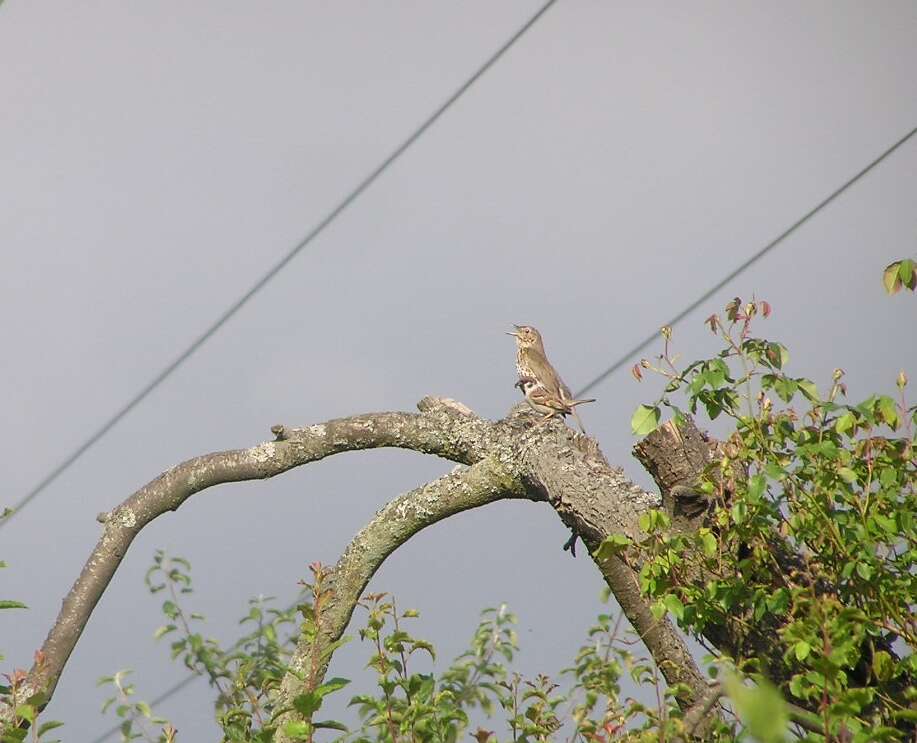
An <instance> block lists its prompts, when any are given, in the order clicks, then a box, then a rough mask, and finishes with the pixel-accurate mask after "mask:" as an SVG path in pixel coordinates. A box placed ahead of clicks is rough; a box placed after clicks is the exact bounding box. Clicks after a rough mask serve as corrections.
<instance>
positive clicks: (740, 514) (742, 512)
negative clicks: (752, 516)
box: [732, 501, 748, 524]
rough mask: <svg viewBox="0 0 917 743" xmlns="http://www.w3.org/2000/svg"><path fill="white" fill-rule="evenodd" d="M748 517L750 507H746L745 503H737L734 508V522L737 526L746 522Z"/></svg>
mask: <svg viewBox="0 0 917 743" xmlns="http://www.w3.org/2000/svg"><path fill="white" fill-rule="evenodd" d="M746 516H748V506H746V505H745V501H736V503H735V504H734V505H733V507H732V520H733V521H734V522H735V523H736V524H741V523H742V522H743V521H745V517H746Z"/></svg>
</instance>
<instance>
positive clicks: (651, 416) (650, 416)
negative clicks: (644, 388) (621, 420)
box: [630, 405, 660, 436]
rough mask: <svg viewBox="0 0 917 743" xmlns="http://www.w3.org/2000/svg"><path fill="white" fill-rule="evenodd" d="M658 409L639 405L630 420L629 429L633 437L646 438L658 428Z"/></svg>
mask: <svg viewBox="0 0 917 743" xmlns="http://www.w3.org/2000/svg"><path fill="white" fill-rule="evenodd" d="M659 415H660V413H659V407H658V406H657V407H652V408H651V407H649V406H648V405H641V406H640V407H638V408H637V410H636V411H635V412H634V414H633V416H632V417H631V419H630V428H631V431H633V433H634V436H646V435H647V434H650V433H652V432H653V431H655V430H656V428H657V427H658V426H659Z"/></svg>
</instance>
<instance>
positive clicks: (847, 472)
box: [837, 467, 857, 484]
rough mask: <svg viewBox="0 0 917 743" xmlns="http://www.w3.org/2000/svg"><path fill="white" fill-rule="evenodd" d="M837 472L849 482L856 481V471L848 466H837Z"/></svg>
mask: <svg viewBox="0 0 917 743" xmlns="http://www.w3.org/2000/svg"><path fill="white" fill-rule="evenodd" d="M837 474H838V476H839V477H840V478H841V479H842V480H845V481H846V482H849V483H850V484H853V483H855V482H856V481H857V473H856V472H854V471H853V470H852V469H850V468H849V467H838V468H837Z"/></svg>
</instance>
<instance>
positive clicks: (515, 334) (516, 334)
mask: <svg viewBox="0 0 917 743" xmlns="http://www.w3.org/2000/svg"><path fill="white" fill-rule="evenodd" d="M507 335H514V336H516V337H517V338H518V337H519V333H507Z"/></svg>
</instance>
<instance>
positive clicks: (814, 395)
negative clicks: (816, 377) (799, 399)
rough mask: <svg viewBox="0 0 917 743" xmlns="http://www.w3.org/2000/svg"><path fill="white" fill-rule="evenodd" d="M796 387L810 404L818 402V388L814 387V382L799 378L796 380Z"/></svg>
mask: <svg viewBox="0 0 917 743" xmlns="http://www.w3.org/2000/svg"><path fill="white" fill-rule="evenodd" d="M796 385H797V386H798V387H799V389H800V390H802V394H804V395H805V396H806V397H807V398H809V400H811V401H812V402H818V401H819V397H818V388H817V387H816V386H815V382H813V381H812V380H811V379H804V378H803V377H800V378H799V379H797V380H796Z"/></svg>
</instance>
